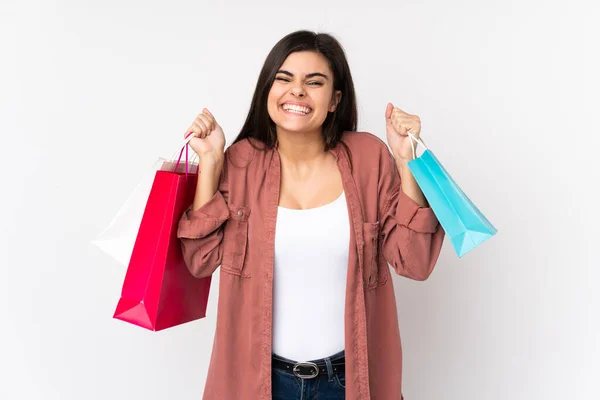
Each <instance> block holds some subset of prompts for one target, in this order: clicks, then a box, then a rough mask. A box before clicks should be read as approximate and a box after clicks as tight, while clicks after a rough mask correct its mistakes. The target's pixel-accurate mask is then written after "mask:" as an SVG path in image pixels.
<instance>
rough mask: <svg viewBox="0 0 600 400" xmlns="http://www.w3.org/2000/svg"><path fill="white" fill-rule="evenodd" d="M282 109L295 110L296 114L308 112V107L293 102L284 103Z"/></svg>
mask: <svg viewBox="0 0 600 400" xmlns="http://www.w3.org/2000/svg"><path fill="white" fill-rule="evenodd" d="M283 109H284V110H286V111H291V112H295V113H297V114H308V113H309V112H310V108H308V107H301V106H297V105H294V104H284V105H283Z"/></svg>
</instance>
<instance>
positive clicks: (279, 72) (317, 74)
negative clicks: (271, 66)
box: [277, 69, 329, 80]
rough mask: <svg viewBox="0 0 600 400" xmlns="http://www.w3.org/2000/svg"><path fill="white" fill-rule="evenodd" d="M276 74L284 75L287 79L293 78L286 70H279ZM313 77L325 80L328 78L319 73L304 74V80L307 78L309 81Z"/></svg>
mask: <svg viewBox="0 0 600 400" xmlns="http://www.w3.org/2000/svg"><path fill="white" fill-rule="evenodd" d="M277 73H278V74H284V75H287V76H289V77H293V76H294V74H292V73H291V72H290V71H286V70H284V69H280V70H279V71H277ZM315 76H321V77H323V78H325V79H327V80H329V77H328V76H327V75H325V74H322V73H320V72H313V73H311V74H306V78H307V79H309V78H313V77H315Z"/></svg>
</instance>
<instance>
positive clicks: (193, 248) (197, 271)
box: [177, 159, 229, 278]
mask: <svg viewBox="0 0 600 400" xmlns="http://www.w3.org/2000/svg"><path fill="white" fill-rule="evenodd" d="M228 195H229V189H228V179H227V159H225V161H224V162H223V170H222V171H221V177H220V178H219V186H218V188H217V191H216V192H215V194H214V195H213V197H212V198H211V199H210V200H209V201H208V202H206V203H205V204H204V205H202V207H200V208H199V209H198V210H195V211H194V210H192V207H191V205H190V207H188V208H187V209H186V210H185V212H184V213H183V215H181V217H180V220H179V226H178V229H177V237H178V238H179V240H180V242H181V250H182V253H183V258H184V260H185V263H186V265H187V267H188V269H189V270H190V272H191V273H192V274H193V275H194V276H196V277H198V278H202V277H206V276H210V275H212V273H213V272H214V271H215V270H216V269H217V267H218V266H219V265H221V261H222V259H223V246H222V243H223V228H224V223H225V222H226V221H227V220H228V219H229V207H228V205H227V199H228Z"/></svg>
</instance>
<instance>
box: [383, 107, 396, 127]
mask: <svg viewBox="0 0 600 400" xmlns="http://www.w3.org/2000/svg"><path fill="white" fill-rule="evenodd" d="M392 111H394V105H393V104H392V103H388V104H387V107H386V109H385V123H386V125H387V126H388V127H391V126H392V120H391V119H390V118H391V117H392Z"/></svg>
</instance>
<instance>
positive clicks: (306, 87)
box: [267, 51, 341, 133]
mask: <svg viewBox="0 0 600 400" xmlns="http://www.w3.org/2000/svg"><path fill="white" fill-rule="evenodd" d="M340 98H341V91H339V90H337V91H334V88H333V74H332V72H331V70H330V68H329V64H328V62H327V59H326V58H325V57H323V56H322V55H321V54H318V53H315V52H312V51H301V52H295V53H292V54H290V55H289V56H288V57H287V58H286V59H285V61H284V62H283V64H282V65H281V68H280V69H279V71H278V72H277V75H276V76H275V81H274V82H273V86H272V87H271V90H270V92H269V97H268V99H267V109H268V111H269V116H270V117H271V119H272V120H273V122H275V125H277V129H278V131H280V130H282V129H283V130H285V131H288V132H295V133H302V132H314V131H319V132H320V131H321V126H322V125H323V122H324V121H325V118H326V117H327V113H328V112H333V111H334V110H335V107H336V106H337V104H338V102H339V101H340Z"/></svg>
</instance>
